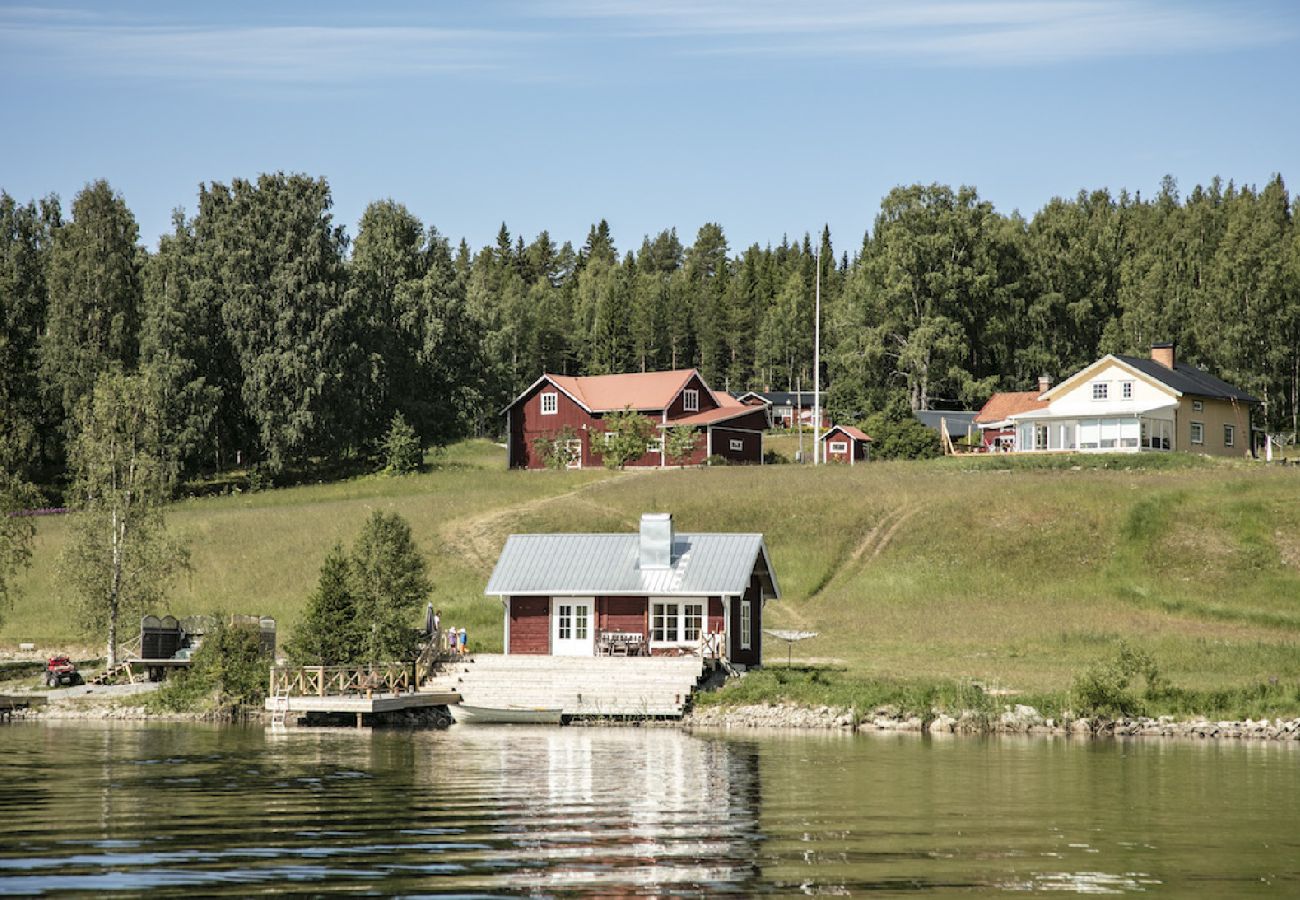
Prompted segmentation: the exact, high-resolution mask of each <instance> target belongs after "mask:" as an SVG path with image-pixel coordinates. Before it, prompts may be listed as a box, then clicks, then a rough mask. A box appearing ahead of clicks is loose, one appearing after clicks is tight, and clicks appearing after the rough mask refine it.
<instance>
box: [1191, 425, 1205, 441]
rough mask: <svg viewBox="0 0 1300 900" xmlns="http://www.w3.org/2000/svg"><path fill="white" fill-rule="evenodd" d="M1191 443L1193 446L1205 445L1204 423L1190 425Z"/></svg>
mask: <svg viewBox="0 0 1300 900" xmlns="http://www.w3.org/2000/svg"><path fill="white" fill-rule="evenodd" d="M1192 443H1193V444H1204V443H1205V423H1204V422H1193V423H1192Z"/></svg>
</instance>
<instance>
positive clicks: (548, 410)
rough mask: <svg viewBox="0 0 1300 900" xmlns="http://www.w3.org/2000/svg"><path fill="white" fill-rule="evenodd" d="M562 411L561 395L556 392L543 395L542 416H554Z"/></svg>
mask: <svg viewBox="0 0 1300 900" xmlns="http://www.w3.org/2000/svg"><path fill="white" fill-rule="evenodd" d="M559 411H560V395H559V394H557V393H556V392H555V391H550V392H548V393H545V394H542V415H544V416H553V415H555V414H556V413H557V412H559Z"/></svg>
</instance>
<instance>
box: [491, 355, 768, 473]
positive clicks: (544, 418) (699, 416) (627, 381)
mask: <svg viewBox="0 0 1300 900" xmlns="http://www.w3.org/2000/svg"><path fill="white" fill-rule="evenodd" d="M629 407H630V408H631V409H633V410H636V411H637V412H639V413H641V414H642V415H643V416H646V417H647V418H649V419H651V420H653V421H654V422H655V423H657V425H658V426H659V429H660V431H661V432H662V431H663V430H666V429H668V428H673V427H675V426H678V425H689V426H691V427H692V428H694V429H695V430H696V431H697V432H699V439H698V440H697V442H696V447H695V451H694V452H693V453H692V454H691V455H690V456H689V457H688V458H687V459H686V460H684V463H685V464H686V465H699V464H700V463H702V462H704V460H705V459H707V458H708V457H710V456H721V457H723V458H725V459H727V460H729V461H731V462H735V463H754V464H760V463H762V461H763V429H764V428H766V427H767V412H766V409H765V407H761V406H751V405H747V404H744V403H741V402H740V401H739V400H737V399H736V398H735V397H732V396H731V395H730V394H728V393H726V392H725V391H713V390H711V389H710V388H709V386H708V385H707V384H705V383H704V379H703V378H701V377H700V373H699V372H698V371H696V370H695V369H677V370H674V371H671V372H640V373H634V374H629V375H594V376H589V377H577V376H571V375H542V376H541V377H540V378H538V379H537V380H536V381H535V382H533V384H532V385H531V386H530V387H529V388H528V389H527V390H526V391H524V392H523V393H522V394H520V395H519V396H518V397H516V398H515V399H514V402H512V403H511V404H510V405H509V406H507V407H506V408H505V409H504V410H503V412H504V413H505V416H506V432H507V445H508V447H509V450H508V454H509V456H508V465H509V467H510V468H512V469H540V468H544V467H545V465H546V463H545V460H544V459H543V458H542V455H541V454H540V453H539V452H538V450H537V446H536V443H537V440H538V439H539V438H542V439H545V440H557V439H567V440H568V441H569V442H570V447H571V450H572V460H573V461H572V462H571V463H570V467H571V468H586V467H590V466H599V465H601V455H600V448H601V446H602V444H603V441H604V432H605V424H604V417H605V416H606V415H607V414H608V413H616V412H621V411H622V410H624V409H627V408H629ZM566 436H567V437H566ZM677 464H679V461H678V460H675V459H669V458H668V457H667V455H666V453H665V452H664V446H663V440H662V435H661V439H660V440H659V441H657V442H655V443H654V444H652V445H651V447H650V449H649V451H648V452H647V453H646V454H645V455H644V456H642V457H641V458H640V459H636V460H633V461H632V462H630V463H629V465H633V466H665V465H677Z"/></svg>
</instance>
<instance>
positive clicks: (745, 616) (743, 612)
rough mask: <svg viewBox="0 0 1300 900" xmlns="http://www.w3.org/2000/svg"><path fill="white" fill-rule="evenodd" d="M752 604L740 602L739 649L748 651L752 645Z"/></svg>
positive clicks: (744, 601)
mask: <svg viewBox="0 0 1300 900" xmlns="http://www.w3.org/2000/svg"><path fill="white" fill-rule="evenodd" d="M753 615H754V613H753V603H751V602H750V601H749V600H741V601H740V649H741V650H748V649H749V648H750V646H751V645H752V643H753V640H754V638H753V631H754V628H753Z"/></svg>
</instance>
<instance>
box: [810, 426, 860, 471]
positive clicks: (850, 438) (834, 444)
mask: <svg viewBox="0 0 1300 900" xmlns="http://www.w3.org/2000/svg"><path fill="white" fill-rule="evenodd" d="M871 443H872V441H871V438H870V437H868V436H867V434H866V433H865V432H863V431H862V430H861V429H858V428H854V427H853V426H852V425H832V426H831V429H830V431H828V432H826V433H825V434H823V435H822V447H823V448H824V449H825V451H826V457H825V458H826V461H827V462H837V463H848V464H849V465H853V464H854V463H858V462H866V461H867V460H869V459H871Z"/></svg>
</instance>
